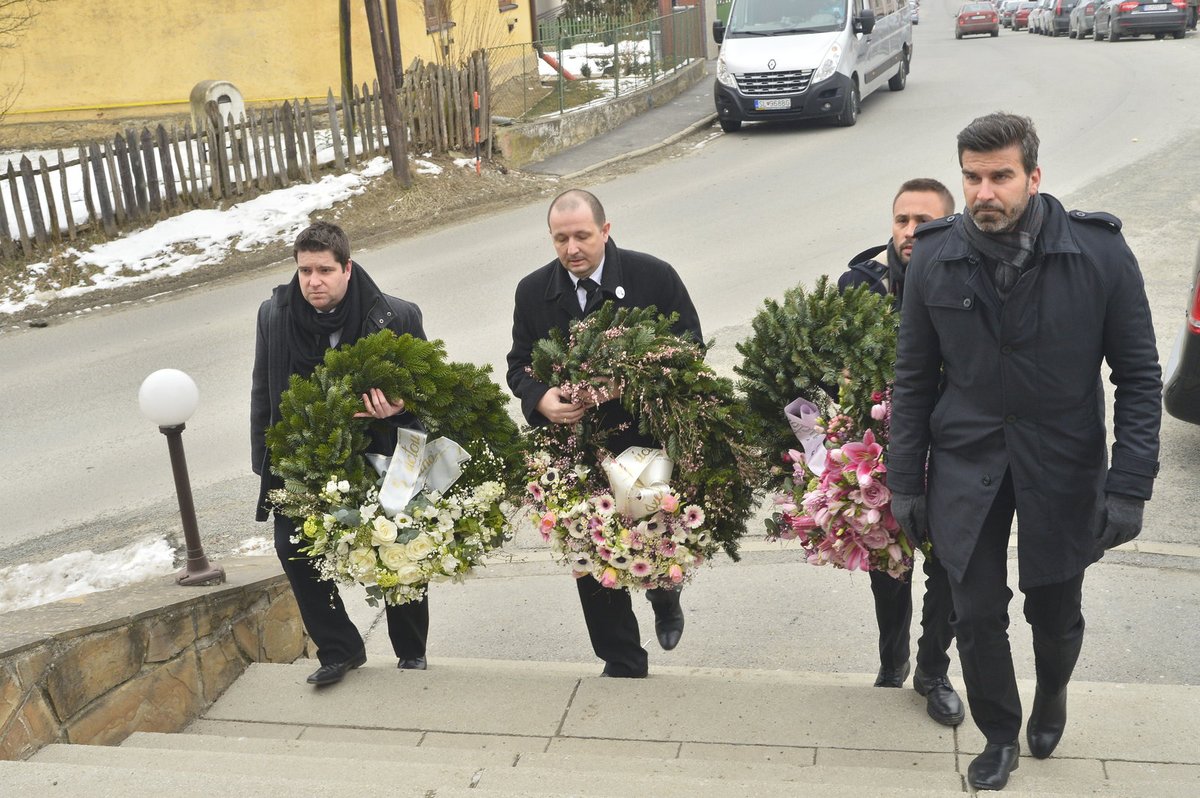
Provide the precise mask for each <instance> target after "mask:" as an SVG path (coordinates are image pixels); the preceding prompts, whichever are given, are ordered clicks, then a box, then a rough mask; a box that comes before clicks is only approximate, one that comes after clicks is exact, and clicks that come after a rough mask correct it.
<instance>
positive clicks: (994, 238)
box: [963, 194, 1046, 302]
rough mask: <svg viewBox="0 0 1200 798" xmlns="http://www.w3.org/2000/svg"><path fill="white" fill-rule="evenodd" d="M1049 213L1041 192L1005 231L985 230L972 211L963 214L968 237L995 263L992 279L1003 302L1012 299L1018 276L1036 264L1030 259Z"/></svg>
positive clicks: (981, 253) (976, 247) (992, 268)
mask: <svg viewBox="0 0 1200 798" xmlns="http://www.w3.org/2000/svg"><path fill="white" fill-rule="evenodd" d="M1045 215H1046V214H1045V206H1044V205H1043V203H1042V195H1041V194H1034V195H1033V196H1031V197H1030V198H1029V204H1028V205H1026V206H1025V212H1024V213H1022V214H1021V218H1020V219H1018V220H1017V224H1016V226H1015V227H1013V229H1012V230H1008V231H1006V232H1003V233H985V232H983V231H982V230H980V229H979V228H978V227H976V226H975V220H974V219H972V218H971V214H969V213H965V214H963V216H964V219H963V229H964V230H965V231H966V234H967V240H968V241H969V242H970V244H971V246H972V247H973V248H974V249H975V250H976V251H977V252H978V253H979V254H980V255H982V256H983V258H984V260H985V261H986V262H987V263H988V265H989V266H991V270H990V271H991V275H992V283H993V285H995V286H996V293H997V294H999V295H1000V301H1001V302H1003V301H1004V300H1006V299H1008V295H1009V294H1010V293H1011V292H1012V289H1013V286H1015V285H1016V284H1017V280H1019V279H1020V277H1021V275H1022V274H1024V273H1025V272H1026V271H1027V270H1028V269H1029V268H1030V267H1031V266H1032V265H1033V264H1032V263H1031V262H1030V261H1032V260H1033V254H1034V247H1035V245H1036V244H1037V238H1038V235H1039V234H1040V233H1041V232H1042V220H1043V219H1044V218H1045Z"/></svg>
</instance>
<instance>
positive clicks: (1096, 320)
mask: <svg viewBox="0 0 1200 798" xmlns="http://www.w3.org/2000/svg"><path fill="white" fill-rule="evenodd" d="M1037 150H1038V138H1037V133H1036V132H1035V130H1034V127H1033V123H1032V122H1031V121H1030V120H1029V119H1027V118H1025V117H1020V116H1013V115H1011V114H990V115H988V116H984V117H980V118H979V119H976V120H975V121H974V122H972V123H971V124H970V125H968V126H967V127H966V128H965V129H964V130H963V131H962V132H961V133H959V135H958V154H959V163H960V164H961V166H962V175H963V191H964V194H965V196H966V212H965V213H964V214H962V215H952V216H948V217H946V218H945V219H942V220H939V221H935V222H930V223H928V224H926V225H923V226H922V227H921V228H920V229H918V230H917V243H916V246H915V248H914V250H913V257H912V261H911V263H910V264H909V267H908V272H907V275H906V280H905V294H904V307H903V309H902V311H901V324H900V338H899V344H898V351H897V356H896V385H895V391H894V395H893V406H892V429H891V443H890V449H889V454H888V459H887V466H888V484H889V486H890V487H891V488H892V490H893V492H894V497H893V502H892V509H893V512H894V513H895V515H896V518H897V519H898V520H899V521H900V523H901V525H902V526H903V527H904V529H905V531H906V532H909V533H910V534H914V535H917V536H921V535H924V534H926V532H927V533H928V534H929V535H930V536H931V538H932V541H933V546H934V550H935V551H936V552H937V553H938V557H939V559H940V560H941V562H942V564H943V565H944V566H945V567H946V570H947V571H948V572H949V574H950V578H951V592H952V594H953V599H954V614H955V619H954V632H955V635H956V637H957V639H958V650H959V658H960V660H961V662H962V668H963V678H964V682H965V683H966V689H967V701H968V704H969V706H970V709H971V716H972V718H973V719H974V721H975V723H976V724H977V725H978V726H979V729H980V731H982V732H983V734H984V736H985V737H986V738H987V745H986V746H985V748H984V750H983V752H982V753H981V754H980V755H979V756H978V757H976V758H975V759H974V760H973V761H972V762H971V764H970V766H969V768H968V771H967V775H968V780H969V781H970V783H971V785H972V786H973V787H975V788H976V789H1001V788H1003V787H1004V785H1005V784H1006V783H1007V781H1008V776H1009V773H1010V772H1011V771H1012V770H1015V769H1016V767H1017V763H1018V756H1019V745H1018V735H1019V733H1020V728H1021V703H1020V699H1019V697H1018V695H1017V682H1016V675H1015V673H1014V670H1013V664H1012V655H1011V652H1010V649H1009V642H1008V603H1009V601H1010V599H1011V598H1012V592H1011V591H1010V590H1009V589H1008V586H1007V569H1006V564H1007V559H1008V556H1007V553H1008V541H1009V531H1010V527H1011V524H1012V519H1013V515H1014V512H1015V515H1016V519H1017V564H1018V572H1019V580H1018V584H1019V587H1020V589H1021V591H1022V593H1024V595H1025V604H1024V611H1025V618H1026V620H1027V621H1028V622H1029V624H1030V627H1031V628H1032V632H1033V652H1034V661H1035V670H1036V675H1037V688H1036V692H1035V694H1034V701H1033V708H1032V710H1031V712H1030V715H1029V723H1028V727H1027V729H1026V741H1027V743H1028V746H1029V752H1030V753H1031V754H1032V755H1033V756H1035V757H1039V758H1044V757H1048V756H1049V755H1050V754H1051V752H1053V750H1054V748H1055V746H1056V745H1057V744H1058V742H1059V740H1060V739H1061V737H1062V734H1063V730H1064V728H1065V726H1066V720H1067V683H1068V681H1069V679H1070V677H1071V672H1072V670H1073V669H1074V667H1075V662H1076V660H1077V659H1078V657H1079V652H1080V649H1081V646H1082V643H1083V630H1084V620H1083V614H1082V611H1081V602H1082V588H1083V576H1084V570H1085V569H1086V568H1087V567H1088V565H1090V564H1091V563H1093V562H1095V561H1096V560H1098V559H1099V558H1100V557H1101V556H1103V553H1104V550H1105V549H1107V548H1111V547H1113V546H1116V545H1119V544H1121V543H1124V542H1126V541H1128V540H1131V539H1132V538H1134V537H1135V536H1136V535H1137V534H1138V533H1139V532H1140V531H1141V525H1142V507H1143V504H1144V502H1145V501H1146V500H1148V499H1149V498H1150V493H1151V488H1152V486H1153V483H1154V478H1155V476H1156V474H1157V472H1158V429H1159V420H1160V415H1161V411H1160V401H1161V399H1160V396H1161V388H1162V383H1161V374H1160V370H1159V365H1158V354H1157V350H1156V348H1155V343H1154V330H1153V327H1152V326H1151V321H1150V308H1149V304H1148V302H1147V300H1146V292H1145V287H1144V285H1143V281H1142V275H1141V271H1140V270H1139V268H1138V263H1137V260H1136V258H1134V256H1133V253H1132V252H1130V250H1129V247H1128V246H1126V244H1125V240H1124V238H1123V237H1122V236H1121V223H1120V221H1119V220H1118V219H1116V218H1115V217H1113V216H1110V215H1108V214H1105V213H1085V212H1083V211H1070V212H1069V213H1068V212H1067V211H1065V210H1064V209H1063V206H1062V205H1061V204H1060V203H1059V202H1058V200H1056V199H1055V198H1053V197H1051V196H1050V195H1047V194H1041V193H1039V191H1038V189H1039V186H1040V183H1041V169H1040V167H1039V166H1038V164H1037ZM1102 361H1107V363H1108V365H1109V367H1110V369H1111V372H1112V376H1111V380H1112V383H1113V384H1114V385H1115V386H1116V392H1115V411H1114V418H1113V422H1114V425H1113V431H1114V438H1115V441H1114V443H1113V447H1112V459H1111V462H1109V459H1108V454H1107V452H1106V450H1105V434H1106V433H1105V423H1104V417H1105V399H1104V389H1103V382H1102V380H1101V363H1102ZM927 460H928V481H926V462H927Z"/></svg>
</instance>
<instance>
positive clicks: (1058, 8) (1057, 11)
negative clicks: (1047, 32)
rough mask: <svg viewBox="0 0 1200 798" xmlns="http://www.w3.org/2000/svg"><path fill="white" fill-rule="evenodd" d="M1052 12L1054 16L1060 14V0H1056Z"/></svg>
mask: <svg viewBox="0 0 1200 798" xmlns="http://www.w3.org/2000/svg"><path fill="white" fill-rule="evenodd" d="M1054 14H1055V15H1056V16H1061V15H1062V0H1058V2H1057V3H1055V4H1054Z"/></svg>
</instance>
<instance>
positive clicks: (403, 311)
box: [250, 263, 425, 521]
mask: <svg viewBox="0 0 1200 798" xmlns="http://www.w3.org/2000/svg"><path fill="white" fill-rule="evenodd" d="M354 267H355V270H356V271H357V270H358V269H359V268H360V267H359V265H358V263H355V264H354ZM350 279H354V278H353V277H351V278H350ZM289 296H290V294H289V290H288V284H284V285H280V286H276V287H275V290H274V291H273V292H272V293H271V298H270V299H268V300H266V301H265V302H263V303H262V305H260V306H259V308H258V332H257V334H256V336H255V345H254V373H253V379H252V382H251V387H250V466H251V468H253V469H254V473H255V474H258V476H259V477H260V478H261V482H260V487H259V491H258V510H257V513H256V515H255V517H256V518H257V520H259V521H266V520H267V518H268V517H269V515H270V510H271V507H270V505H269V504H268V503H267V491H268V490H271V489H272V488H281V487H283V481H282V480H281V479H279V477H277V476H275V475H274V474H272V473H271V462H270V453H269V452H268V451H267V430H268V429H270V428H271V427H272V426H274V425H275V424H276V423H278V422H279V399H280V397H281V396H283V392H284V391H286V390H287V387H288V379H289V378H290V377H291V376H292V375H291V370H290V368H289V364H290V362H291V359H290V357H289V352H288V301H289ZM363 302H364V305H366V306H367V307H369V308H370V312H368V313H367V314H366V316H365V317H364V318H363V321H362V325H361V328H360V329H359V330H356V331H348V330H343V331H342V336H341V339H340V340H339V341H338V345H339V346H342V345H348V344H353V343H354V342H355V341H357V340H358V339H359V338H362V337H364V336H367V335H371V334H372V333H377V332H379V331H380V330H382V329H385V328H387V329H389V330H392V331H393V332H395V333H396V335H403V334H404V333H409V334H410V335H412V336H413V337H415V338H421V339H424V338H425V330H424V328H423V327H422V326H421V309H420V308H418V307H417V306H416V305H415V304H413V303H412V302H408V301H406V300H403V299H398V298H396V297H394V296H388V295H387V294H384V293H382V292H378V291H377V292H375V294H374V295H373V296H372V297H369V298H368V297H364V300H363Z"/></svg>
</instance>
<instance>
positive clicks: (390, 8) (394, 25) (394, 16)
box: [387, 0, 404, 91]
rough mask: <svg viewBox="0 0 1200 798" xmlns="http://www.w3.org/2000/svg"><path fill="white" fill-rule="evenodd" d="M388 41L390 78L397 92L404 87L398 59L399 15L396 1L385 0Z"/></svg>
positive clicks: (401, 68)
mask: <svg viewBox="0 0 1200 798" xmlns="http://www.w3.org/2000/svg"><path fill="white" fill-rule="evenodd" d="M387 22H388V41H389V42H390V43H391V46H392V76H393V78H394V79H395V82H396V89H397V91H398V90H399V89H401V88H402V87H403V86H404V59H402V58H401V57H400V14H399V13H398V12H397V10H396V0H387Z"/></svg>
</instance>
